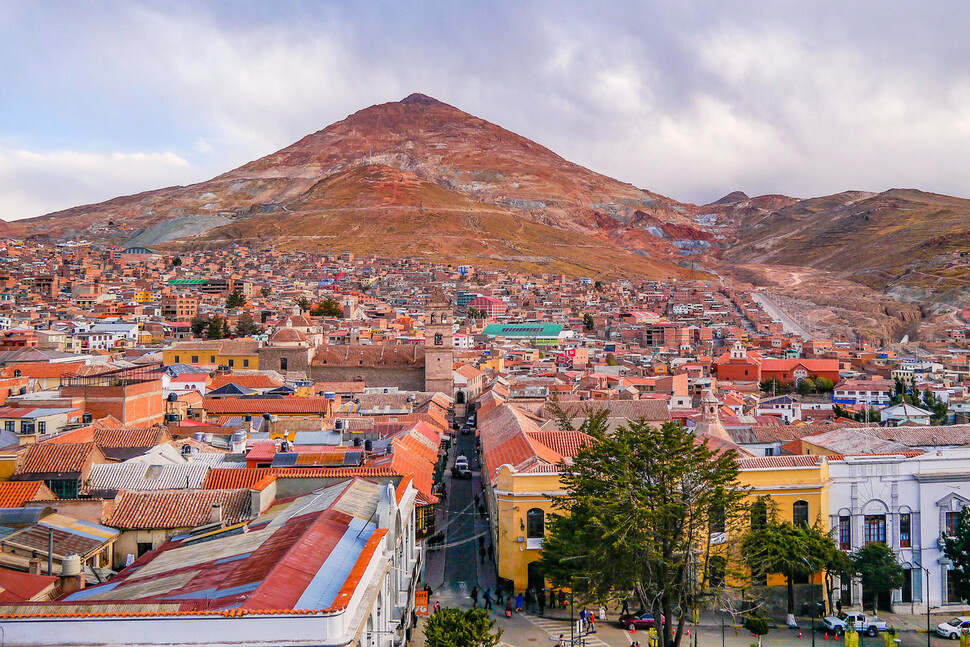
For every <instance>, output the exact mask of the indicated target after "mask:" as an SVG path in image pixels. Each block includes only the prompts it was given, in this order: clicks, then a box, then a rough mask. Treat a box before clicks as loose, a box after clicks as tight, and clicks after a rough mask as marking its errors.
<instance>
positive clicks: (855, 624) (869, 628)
mask: <svg viewBox="0 0 970 647" xmlns="http://www.w3.org/2000/svg"><path fill="white" fill-rule="evenodd" d="M822 626H823V627H824V628H825V631H831V632H833V633H834V634H835V635H837V636H841V635H842V634H844V633H845V631H846V629H847V628H849V627H850V626H851V628H852V629H855V630H856V631H858V632H859V633H864V634H866V635H867V636H875V635H877V634H878V633H879V632H880V631H885V630H886V622H885V621H884V620H880V619H879V618H877V617H875V616H867V615H866V614H864V613H841V614H839V615H837V616H826V617H824V618H822Z"/></svg>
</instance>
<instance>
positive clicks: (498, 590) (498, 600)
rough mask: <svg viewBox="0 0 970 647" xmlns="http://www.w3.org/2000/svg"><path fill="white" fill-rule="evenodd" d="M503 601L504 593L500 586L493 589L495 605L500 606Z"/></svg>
mask: <svg viewBox="0 0 970 647" xmlns="http://www.w3.org/2000/svg"><path fill="white" fill-rule="evenodd" d="M504 601H505V593H504V592H503V591H502V587H501V586H496V587H495V603H496V604H499V605H501V604H502V603H503V602H504Z"/></svg>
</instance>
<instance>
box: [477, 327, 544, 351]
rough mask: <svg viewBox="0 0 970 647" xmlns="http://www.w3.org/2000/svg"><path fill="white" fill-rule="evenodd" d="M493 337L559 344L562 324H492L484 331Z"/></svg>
mask: <svg viewBox="0 0 970 647" xmlns="http://www.w3.org/2000/svg"><path fill="white" fill-rule="evenodd" d="M482 332H483V333H484V334H485V335H487V336H488V337H491V338H492V339H510V340H516V341H524V342H532V343H534V344H536V345H538V346H558V345H559V341H560V339H562V337H563V326H562V324H546V323H521V324H491V325H488V326H485V330H484V331H482Z"/></svg>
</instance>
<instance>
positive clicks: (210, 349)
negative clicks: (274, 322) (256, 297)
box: [162, 339, 259, 371]
mask: <svg viewBox="0 0 970 647" xmlns="http://www.w3.org/2000/svg"><path fill="white" fill-rule="evenodd" d="M258 350H259V342H257V341H256V340H254V339H213V340H209V341H185V342H176V343H175V344H172V345H171V346H169V347H168V348H164V349H162V362H163V363H164V364H165V365H166V366H169V365H171V364H192V365H205V366H227V367H229V368H235V369H241V370H252V371H255V370H259V355H258Z"/></svg>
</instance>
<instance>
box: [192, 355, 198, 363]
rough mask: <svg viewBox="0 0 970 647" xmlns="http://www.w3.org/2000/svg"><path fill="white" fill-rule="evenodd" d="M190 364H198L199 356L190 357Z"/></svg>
mask: <svg viewBox="0 0 970 647" xmlns="http://www.w3.org/2000/svg"><path fill="white" fill-rule="evenodd" d="M192 363H193V364H198V363H199V356H198V355H193V356H192Z"/></svg>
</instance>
